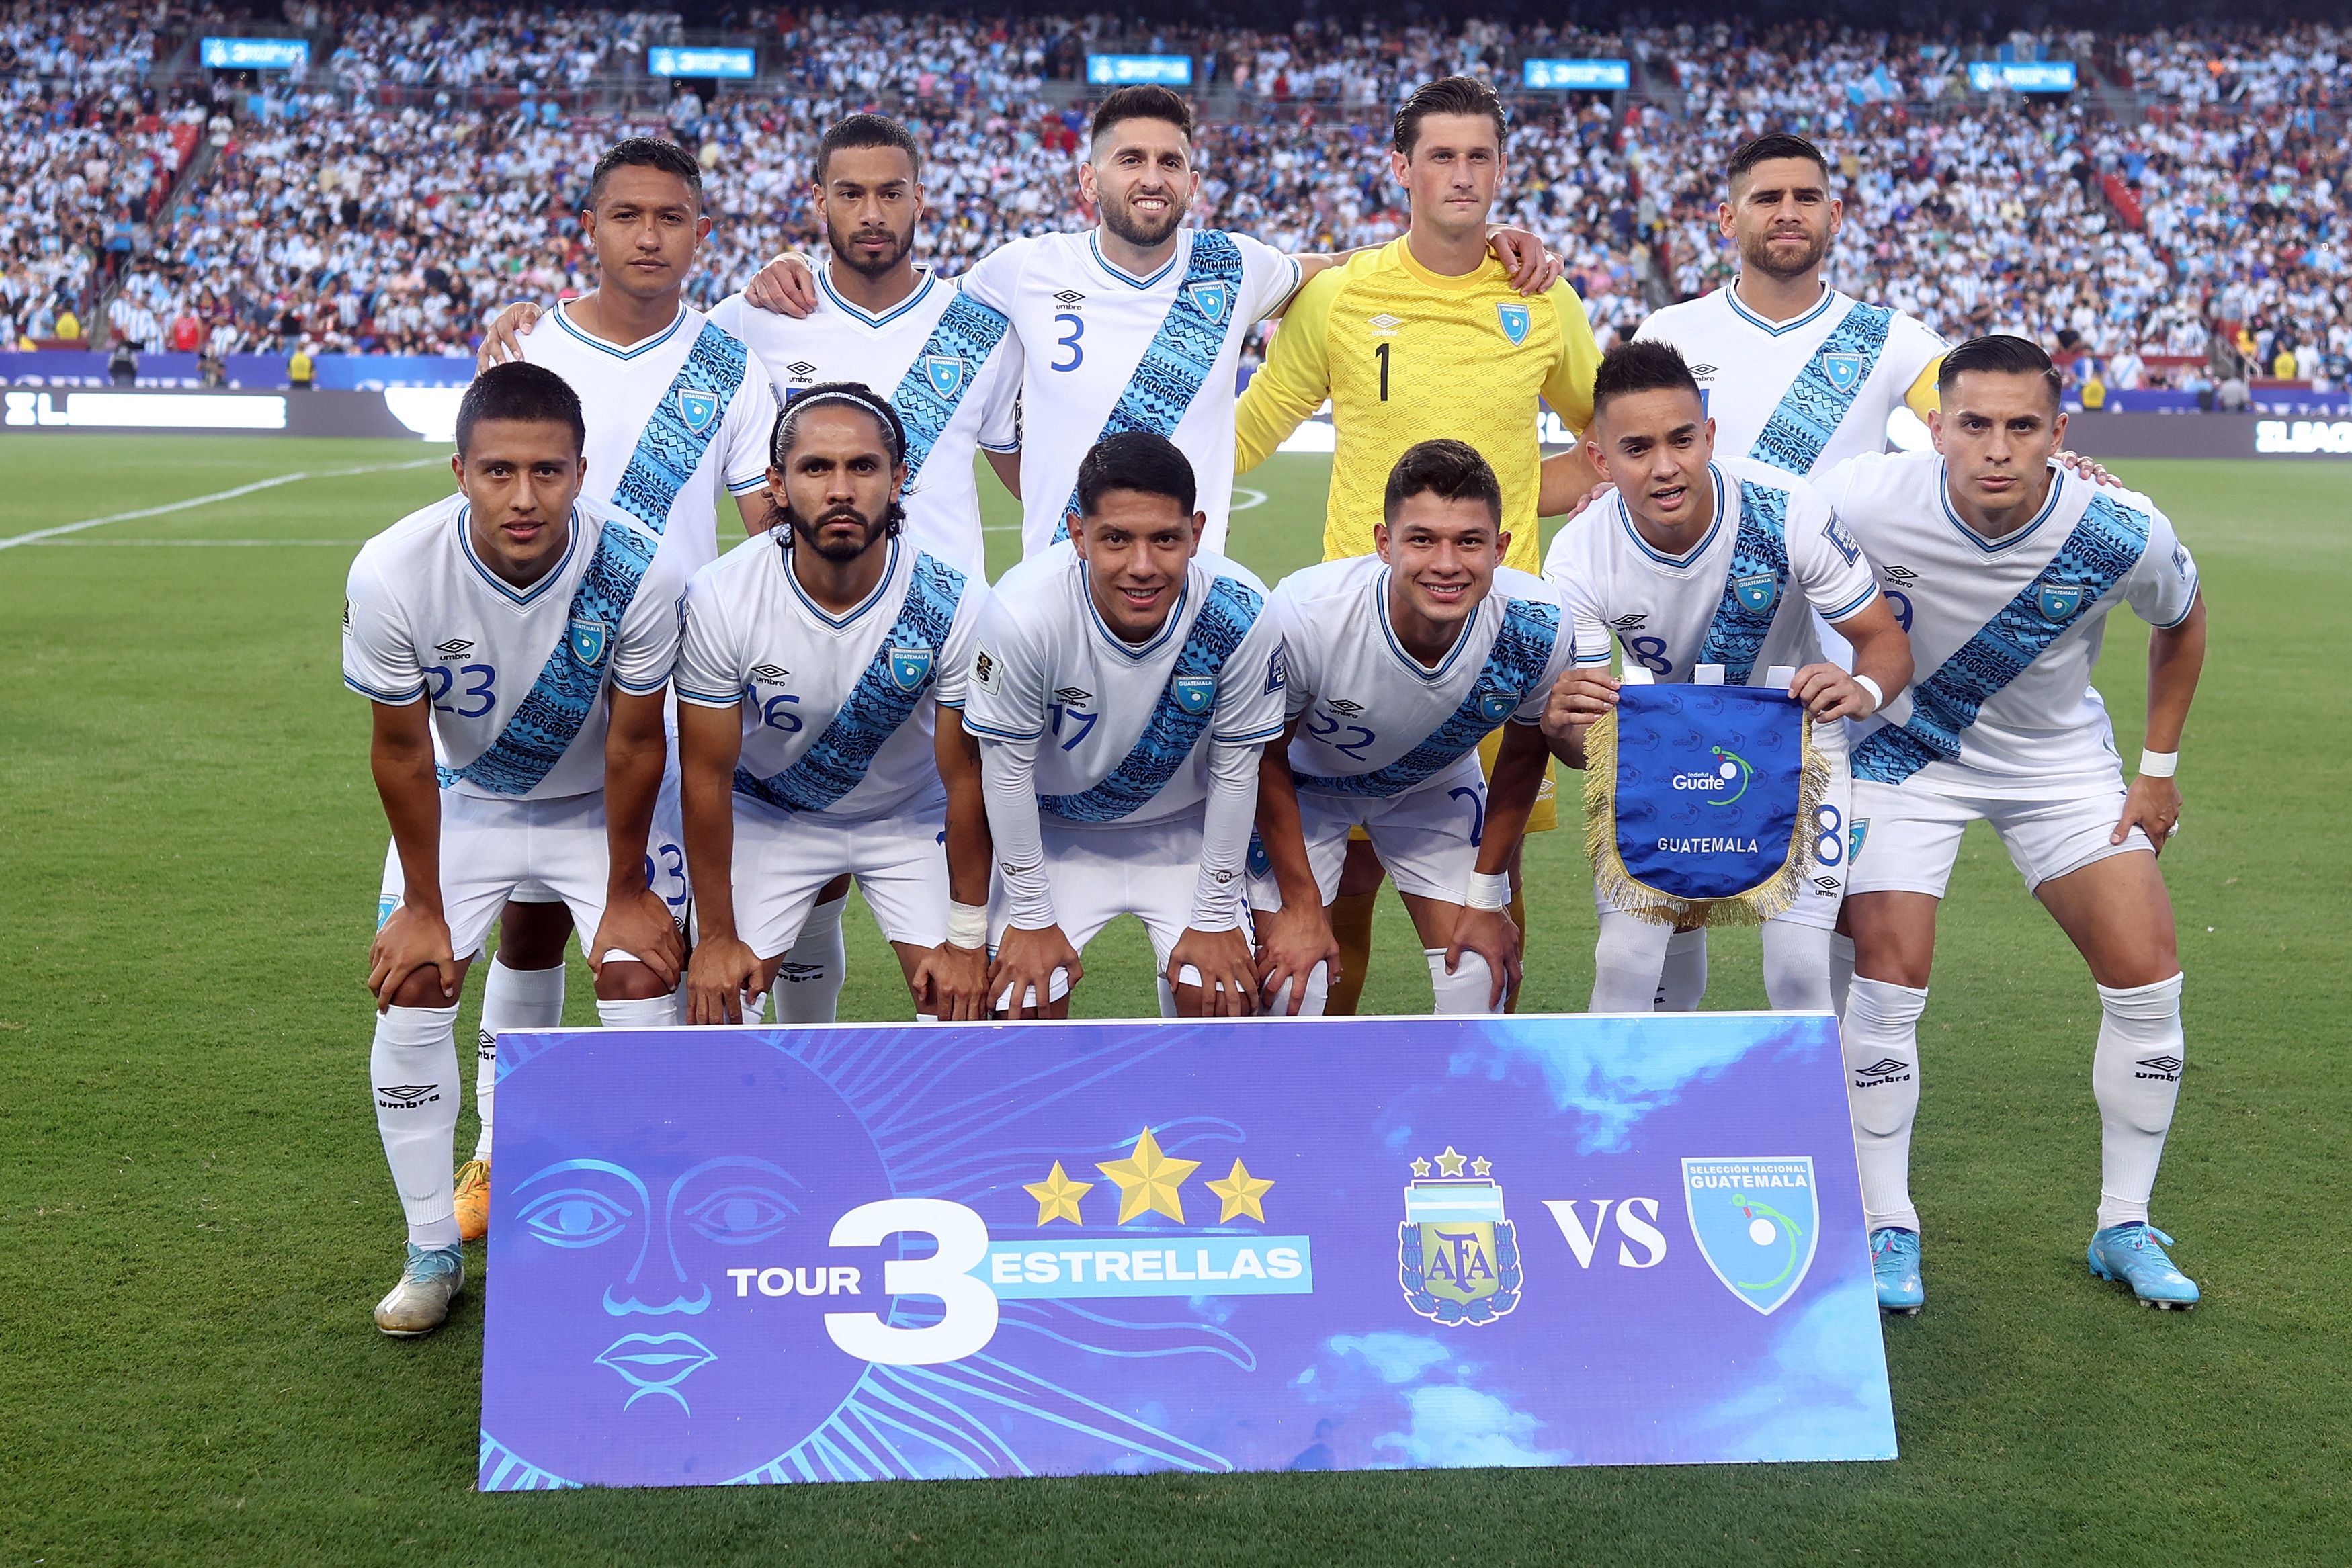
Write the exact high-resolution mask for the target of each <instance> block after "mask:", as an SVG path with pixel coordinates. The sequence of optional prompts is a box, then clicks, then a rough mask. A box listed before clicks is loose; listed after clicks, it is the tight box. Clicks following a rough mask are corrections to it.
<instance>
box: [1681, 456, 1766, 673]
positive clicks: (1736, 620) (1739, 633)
mask: <svg viewBox="0 0 2352 1568" xmlns="http://www.w3.org/2000/svg"><path fill="white" fill-rule="evenodd" d="M1736 504H1737V505H1738V507H1739V531H1738V535H1737V536H1736V537H1735V538H1733V540H1732V545H1731V565H1730V568H1729V569H1728V570H1726V571H1725V573H1724V574H1723V600H1722V602H1720V603H1718V604H1717V606H1716V607H1715V619H1714V620H1713V621H1710V622H1707V628H1706V637H1705V638H1704V639H1702V640H1701V642H1700V643H1699V650H1698V657H1697V658H1696V660H1694V661H1693V663H1695V664H1721V665H1722V666H1723V680H1724V684H1725V685H1733V686H1744V685H1747V684H1748V677H1749V676H1750V675H1751V674H1754V673H1755V670H1756V655H1757V653H1759V652H1760V651H1761V650H1762V648H1763V646H1764V638H1765V634H1766V633H1768V632H1770V631H1771V630H1772V618H1773V617H1774V616H1775V615H1777V614H1779V613H1780V596H1781V595H1782V594H1784V593H1786V592H1787V591H1789V493H1788V492H1787V491H1786V490H1774V489H1771V488H1769V487H1768V486H1762V485H1751V484H1748V482H1747V481H1746V480H1744V479H1743V480H1741V481H1739V483H1738V486H1737V502H1736ZM1767 588H1769V590H1770V592H1769V595H1768V594H1767V593H1766V592H1765V590H1766V589H1767Z"/></svg>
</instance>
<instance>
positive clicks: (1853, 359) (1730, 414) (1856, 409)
mask: <svg viewBox="0 0 2352 1568" xmlns="http://www.w3.org/2000/svg"><path fill="white" fill-rule="evenodd" d="M1633 336H1634V337H1635V338H1637V339H1642V340H1647V341H1650V342H1656V343H1671V344H1673V345H1674V347H1675V349H1677V350H1680V351H1681V353H1682V356H1683V358H1684V359H1685V360H1686V361H1689V362H1690V367H1691V373H1692V374H1693V375H1695V376H1696V377H1697V378H1698V384H1699V387H1700V391H1701V393H1702V395H1703V396H1704V397H1705V399H1706V412H1707V413H1708V415H1709V416H1710V417H1711V418H1713V419H1714V421H1715V449H1716V451H1717V452H1718V453H1722V454H1725V455H1729V456H1733V457H1748V458H1753V459H1755V460H1756V461H1757V462H1759V463H1767V464H1769V465H1772V466H1773V467H1775V468H1779V469H1781V470H1783V471H1785V472H1787V473H1790V474H1795V475H1799V476H1810V475H1815V474H1823V473H1827V472H1828V471H1829V470H1830V469H1831V468H1832V467H1833V466H1835V465H1837V464H1839V463H1842V462H1843V461H1844V460H1845V459H1847V458H1849V457H1855V456H1859V455H1862V454H1864V453H1867V452H1884V451H1885V449H1886V421H1887V419H1888V417H1889V416H1890V415H1892V414H1893V413H1895V410H1896V409H1898V408H1901V407H1902V406H1903V405H1904V401H1905V399H1906V397H1907V396H1908V395H1909V393H1910V391H1911V387H1912V384H1913V383H1914V382H1916V381H1917V380H1918V379H1919V376H1920V373H1921V372H1922V371H1925V370H1927V368H1928V367H1929V366H1931V365H1935V364H1938V363H1940V362H1941V361H1942V360H1943V357H1944V348H1945V344H1944V340H1942V339H1941V338H1939V337H1937V335H1936V334H1935V332H1934V331H1932V330H1931V329H1929V328H1928V327H1927V325H1926V324H1925V323H1923V322H1921V321H1918V320H1916V319H1914V318H1912V317H1909V316H1906V315H1905V314H1903V312H1901V311H1900V310H1895V309H1890V308H1887V307H1885V306H1883V305H1864V304H1863V303H1862V302H1860V301H1859V300H1857V299H1855V298H1853V297H1852V296H1850V295H1845V294H1841V293H1839V292H1838V291H1837V290H1836V289H1834V288H1830V287H1823V288H1822V298H1821V303H1820V304H1818V305H1816V306H1814V307H1813V308H1811V310H1808V311H1806V312H1805V313H1804V314H1803V315H1801V316H1799V317H1797V318H1796V319H1793V320H1789V321H1779V322H1774V321H1767V320H1765V319H1763V318H1762V317H1761V316H1759V315H1757V314H1756V313H1755V312H1754V311H1753V310H1750V309H1748V308H1747V307H1746V306H1744V305H1742V304H1740V302H1739V297H1738V295H1737V294H1736V293H1734V292H1733V289H1732V286H1731V285H1730V284H1726V285H1724V286H1723V287H1720V288H1718V289H1717V290H1715V291H1714V292H1713V293H1711V294H1706V295H1703V296H1701V297H1700V298H1696V299H1691V300H1685V302H1684V303H1682V304H1680V305H1669V306H1667V307H1666V308H1664V309H1663V310H1661V311H1658V312H1657V313H1656V314H1655V315H1654V316H1652V317H1651V318H1650V319H1648V320H1646V321H1644V322H1643V323H1642V326H1641V329H1640V330H1639V331H1637V332H1635V333H1634V334H1633Z"/></svg>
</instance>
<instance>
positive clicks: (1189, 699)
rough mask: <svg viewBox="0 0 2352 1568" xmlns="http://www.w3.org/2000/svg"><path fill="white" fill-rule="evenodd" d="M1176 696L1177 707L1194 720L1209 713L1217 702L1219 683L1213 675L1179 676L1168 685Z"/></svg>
mask: <svg viewBox="0 0 2352 1568" xmlns="http://www.w3.org/2000/svg"><path fill="white" fill-rule="evenodd" d="M1168 685H1169V687H1170V689H1171V690H1172V691H1173V692H1174V693H1175V694H1176V706H1178V707H1180V708H1182V709H1183V710H1184V711H1185V712H1186V713H1187V714H1189V715H1191V716H1192V717H1194V718H1198V717H1200V716H1202V714H1204V713H1206V712H1208V711H1209V705H1210V704H1211V703H1213V702H1214V701H1216V700H1217V681H1216V677H1215V676H1213V675H1179V676H1177V677H1176V678H1175V679H1174V680H1172V681H1171V682H1169V683H1168Z"/></svg>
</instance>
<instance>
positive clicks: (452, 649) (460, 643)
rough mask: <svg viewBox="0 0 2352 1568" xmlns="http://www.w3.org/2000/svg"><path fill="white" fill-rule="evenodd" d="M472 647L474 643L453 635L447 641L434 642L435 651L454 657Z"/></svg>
mask: <svg viewBox="0 0 2352 1568" xmlns="http://www.w3.org/2000/svg"><path fill="white" fill-rule="evenodd" d="M472 647H473V643H469V642H467V640H466V639H465V638H463V637H452V638H450V639H449V640H448V641H447V642H446V643H434V644H433V651H434V652H435V653H440V654H443V655H444V656H446V657H448V658H452V659H454V658H456V657H457V655H458V654H460V653H466V652H467V651H468V650H470V649H471V648H472Z"/></svg>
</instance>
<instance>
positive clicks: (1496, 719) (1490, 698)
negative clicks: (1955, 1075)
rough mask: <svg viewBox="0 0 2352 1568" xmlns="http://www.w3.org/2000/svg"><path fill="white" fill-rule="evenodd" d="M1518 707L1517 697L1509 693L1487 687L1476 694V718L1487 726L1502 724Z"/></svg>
mask: <svg viewBox="0 0 2352 1568" xmlns="http://www.w3.org/2000/svg"><path fill="white" fill-rule="evenodd" d="M1517 706H1519V699H1518V697H1517V695H1516V694H1514V693H1511V692H1503V691H1496V690H1495V689H1493V688H1492V687H1489V688H1487V689H1486V690H1485V691H1483V692H1480V693H1479V694H1478V716H1479V717H1480V718H1483V719H1485V720H1486V722H1487V723H1488V724H1500V723H1502V722H1503V721H1504V720H1505V719H1507V718H1508V717H1510V716H1511V713H1512V710H1513V709H1515V708H1517Z"/></svg>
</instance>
